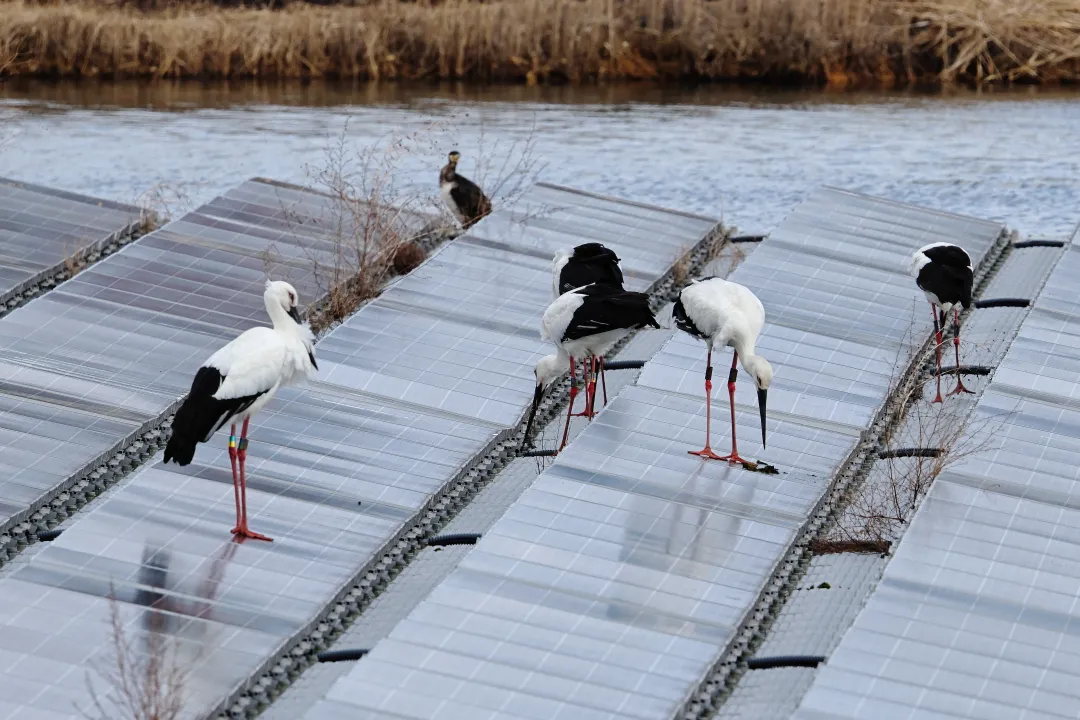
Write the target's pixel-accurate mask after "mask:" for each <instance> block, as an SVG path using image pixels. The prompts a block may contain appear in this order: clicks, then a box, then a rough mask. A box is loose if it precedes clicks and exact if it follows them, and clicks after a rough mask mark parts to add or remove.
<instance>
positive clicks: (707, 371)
mask: <svg viewBox="0 0 1080 720" xmlns="http://www.w3.org/2000/svg"><path fill="white" fill-rule="evenodd" d="M711 381H712V365H710V366H709V367H707V368H705V382H711Z"/></svg>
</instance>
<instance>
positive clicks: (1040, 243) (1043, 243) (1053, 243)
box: [1013, 240, 1065, 250]
mask: <svg viewBox="0 0 1080 720" xmlns="http://www.w3.org/2000/svg"><path fill="white" fill-rule="evenodd" d="M1032 247H1065V241H1064V240H1023V241H1021V242H1018V243H1013V248H1014V249H1016V250H1022V249H1023V248H1032Z"/></svg>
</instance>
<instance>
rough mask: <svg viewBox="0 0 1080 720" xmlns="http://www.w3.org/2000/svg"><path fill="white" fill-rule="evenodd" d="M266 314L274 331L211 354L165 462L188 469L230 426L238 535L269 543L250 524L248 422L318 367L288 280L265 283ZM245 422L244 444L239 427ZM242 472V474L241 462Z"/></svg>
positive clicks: (179, 415) (252, 333) (256, 331)
mask: <svg viewBox="0 0 1080 720" xmlns="http://www.w3.org/2000/svg"><path fill="white" fill-rule="evenodd" d="M263 301H264V302H265V304H266V313H267V314H268V315H269V316H270V320H271V321H272V322H273V327H272V328H268V327H256V328H251V329H250V330H246V331H244V332H243V333H241V334H240V336H239V337H237V338H236V339H235V340H233V341H232V342H230V343H229V344H228V345H226V346H224V347H223V348H221V349H220V350H218V351H217V352H216V353H214V354H213V355H211V356H210V359H209V360H207V361H206V362H205V363H204V364H203V366H202V367H201V368H199V371H198V372H197V373H195V379H194V381H192V383H191V390H190V392H188V395H187V398H185V399H184V403H183V404H182V405H181V406H180V409H179V410H177V411H176V418H175V419H174V420H173V425H172V437H170V438H169V442H168V443H167V444H166V445H165V462H169V461H170V460H175V461H176V464H177V465H187V464H188V463H190V462H191V460H192V458H193V457H194V456H195V446H196V445H197V444H198V443H200V442H207V441H209V440H210V438H211V437H213V435H214V433H216V432H217V431H218V430H219V429H221V428H222V427H224V425H225V423H232V426H231V429H230V432H229V460H230V462H231V464H232V473H233V493H234V495H235V496H236V527H234V528H233V529H232V532H233V534H234V535H238V536H240V537H249V538H254V539H256V540H270V538H268V537H266V536H265V535H261V534H259V533H256V532H252V531H251V530H250V529H249V528H248V524H247V482H246V479H245V477H244V463H245V460H246V459H247V444H248V441H247V433H248V422H249V421H250V420H251V416H252V415H254V414H255V413H257V412H259V410H261V409H262V408H264V407H265V406H266V404H267V403H269V402H270V399H271V398H272V397H274V393H276V392H277V390H278V388H279V387H281V386H282V385H289V384H291V383H293V382H294V381H297V380H300V379H303V378H306V377H307V376H308V374H309V373H310V372H311V371H312V370H317V369H318V368H319V366H318V365H316V364H315V351H314V346H315V336H314V335H313V334H312V332H311V328H310V327H309V326H308V325H307V324H306V323H303V322H301V320H300V313H299V312H297V310H296V290H295V289H294V288H293V286H292V285H290V284H289V283H287V282H282V281H280V280H278V281H273V282H272V281H270V280H267V281H266V291H265V292H264V293H263ZM239 420H243V421H244V425H243V429H242V430H241V431H240V438H239V441H238V440H237V437H236V423H237V421H239ZM238 460H239V466H240V472H239V475H238V474H237V461H238Z"/></svg>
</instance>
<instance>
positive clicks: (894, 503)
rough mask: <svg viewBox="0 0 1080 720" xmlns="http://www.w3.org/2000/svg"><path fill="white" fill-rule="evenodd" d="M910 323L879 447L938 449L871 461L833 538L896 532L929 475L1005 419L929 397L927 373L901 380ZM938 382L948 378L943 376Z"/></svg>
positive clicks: (885, 536)
mask: <svg viewBox="0 0 1080 720" xmlns="http://www.w3.org/2000/svg"><path fill="white" fill-rule="evenodd" d="M915 327H916V324H915V321H914V317H913V318H912V322H911V325H910V327H909V329H908V333H907V336H906V341H905V347H906V348H907V352H904V351H901V352H900V353H899V355H898V360H897V363H896V364H895V365H894V368H893V376H892V379H891V383H890V384H891V387H892V393H891V394H892V397H893V403H895V407H896V408H897V415H896V421H895V422H894V423H893V424H892V425H891V426H890V427H889V428H887V429H886V431H885V432H884V433H883V435H882V438H881V443H880V447H879V450H880V451H886V452H888V451H896V450H898V449H900V448H922V449H925V450H933V449H936V450H938V453H937V454H936V455H933V456H929V457H918V456H917V457H893V458H888V459H879V460H877V461H876V462H875V463H874V466H873V468H872V470H871V472H870V474H869V476H868V478H867V479H866V481H865V482H863V483H862V485H861V486H859V487H858V488H856V489H855V491H854V493H853V496H852V497H851V498H850V501H849V504H848V505H847V506H846V507H845V508H844V509H843V511H842V512H841V514H840V516H839V519H838V522H837V525H836V528H835V531H834V532H833V533H832V536H833V537H834V539H843V540H855V541H868V540H869V541H887V540H894V539H896V538H897V537H899V535H900V534H901V533H902V530H903V527H904V526H905V525H907V523H909V522H910V521H911V518H912V516H913V515H914V513H915V511H916V510H917V509H918V507H919V503H920V502H921V500H922V498H924V497H925V496H926V494H927V493H928V492H929V490H930V487H931V485H932V484H933V482H934V480H935V479H936V478H937V477H938V476H939V475H940V474H941V473H942V472H944V471H945V470H946V469H947V468H949V467H951V466H953V465H955V464H957V463H959V462H961V461H963V460H965V459H967V458H970V457H973V456H975V455H978V454H980V453H982V452H985V451H987V450H989V449H991V448H992V447H993V446H994V441H993V437H994V434H995V431H996V430H997V429H998V428H1000V426H1001V425H1002V424H1003V423H1004V422H1005V420H1006V418H1007V415H1008V414H1005V415H1000V414H999V415H988V414H985V413H983V414H981V415H980V414H979V413H978V412H977V410H976V408H975V407H973V406H972V404H971V403H968V402H963V401H962V400H961V399H960V398H959V397H954V398H946V401H945V402H944V403H940V404H936V403H931V402H929V397H927V396H926V395H925V389H926V388H928V387H931V386H932V385H933V383H934V382H935V380H934V379H933V376H931V377H930V378H929V379H927V378H925V377H924V378H921V379H920V381H918V382H911V383H909V382H905V381H904V377H903V369H904V368H906V367H907V366H908V365H909V363H910V360H911V359H912V357H913V353H914V352H916V351H917V350H918V347H917V341H916V336H915V334H914V328H915ZM944 349H946V348H943V350H944ZM971 350H972V348H969V353H970V352H971ZM943 382H951V379H950V378H949V376H946V377H945V378H943Z"/></svg>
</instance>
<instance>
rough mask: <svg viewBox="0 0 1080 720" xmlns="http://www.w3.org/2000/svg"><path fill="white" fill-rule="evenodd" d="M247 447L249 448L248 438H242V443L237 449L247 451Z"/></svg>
mask: <svg viewBox="0 0 1080 720" xmlns="http://www.w3.org/2000/svg"><path fill="white" fill-rule="evenodd" d="M247 446H248V439H247V438H240V443H239V444H238V445H237V446H236V449H237V450H247Z"/></svg>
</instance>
